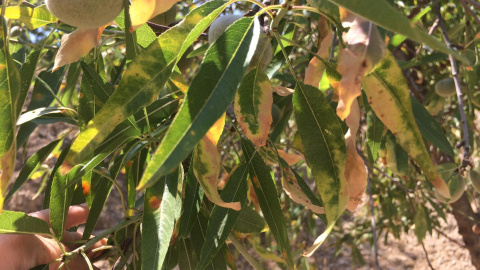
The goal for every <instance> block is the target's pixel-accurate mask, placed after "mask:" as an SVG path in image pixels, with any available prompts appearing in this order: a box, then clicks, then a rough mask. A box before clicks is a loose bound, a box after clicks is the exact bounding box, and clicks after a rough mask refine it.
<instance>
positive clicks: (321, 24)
mask: <svg viewBox="0 0 480 270" xmlns="http://www.w3.org/2000/svg"><path fill="white" fill-rule="evenodd" d="M326 3H328V2H326ZM330 5H331V4H330ZM334 7H335V6H334ZM317 25H318V43H317V47H318V51H317V54H318V56H320V57H321V58H323V59H328V57H329V55H330V47H331V44H332V30H331V29H330V27H329V26H328V22H327V19H326V18H325V17H323V16H320V18H319V19H318V21H317ZM324 71H325V64H324V63H323V62H322V61H320V59H318V58H317V57H313V58H312V60H310V62H309V63H308V66H307V69H305V80H304V81H303V82H304V83H305V84H309V85H311V86H313V87H318V86H319V84H320V81H321V80H322V76H323V73H324ZM277 93H278V92H277Z"/></svg>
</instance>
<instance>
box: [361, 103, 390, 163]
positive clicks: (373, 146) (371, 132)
mask: <svg viewBox="0 0 480 270" xmlns="http://www.w3.org/2000/svg"><path fill="white" fill-rule="evenodd" d="M363 104H364V105H365V111H366V113H367V141H366V143H367V151H368V158H369V161H370V163H371V164H373V163H375V161H377V158H378V151H379V150H380V145H381V143H382V138H383V130H384V128H385V126H384V125H383V123H382V121H380V119H378V117H377V115H376V114H375V112H374V111H373V110H372V108H371V107H370V105H368V100H367V96H366V95H365V94H363Z"/></svg>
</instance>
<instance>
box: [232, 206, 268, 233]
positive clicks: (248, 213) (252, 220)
mask: <svg viewBox="0 0 480 270" xmlns="http://www.w3.org/2000/svg"><path fill="white" fill-rule="evenodd" d="M264 228H265V219H263V218H262V217H261V216H260V214H258V213H257V211H255V210H253V209H252V208H251V207H249V206H245V207H242V210H241V211H240V215H239V216H238V219H237V222H236V223H235V225H234V226H233V229H234V230H235V231H237V232H239V233H259V232H261V231H262V230H263V229H264Z"/></svg>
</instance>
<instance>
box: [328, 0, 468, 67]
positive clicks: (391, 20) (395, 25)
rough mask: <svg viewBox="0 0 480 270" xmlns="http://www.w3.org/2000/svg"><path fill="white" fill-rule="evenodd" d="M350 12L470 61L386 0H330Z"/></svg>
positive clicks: (435, 48) (466, 61)
mask: <svg viewBox="0 0 480 270" xmlns="http://www.w3.org/2000/svg"><path fill="white" fill-rule="evenodd" d="M328 1H330V2H332V3H334V4H336V5H339V6H341V7H343V8H345V9H346V10H349V11H351V12H353V13H355V14H358V15H359V16H361V17H363V18H365V19H367V20H369V21H371V22H373V23H374V24H377V25H379V26H381V27H383V28H385V29H387V30H390V31H392V32H395V33H399V34H402V35H404V36H406V37H408V38H410V39H412V40H414V41H416V42H418V43H425V45H427V46H429V47H430V48H432V49H434V50H437V51H441V52H443V53H446V54H451V55H453V56H455V58H458V59H460V60H462V61H463V62H465V63H468V62H469V61H468V59H467V58H466V57H464V56H462V55H460V54H459V53H458V52H456V51H454V50H452V49H450V48H448V47H447V46H446V45H445V44H444V43H442V42H441V41H439V40H438V39H436V38H434V37H432V36H431V35H429V34H428V33H427V32H426V31H424V30H422V29H420V28H419V27H418V26H417V25H416V24H415V23H413V22H412V21H410V20H409V19H408V18H407V17H405V16H404V15H403V14H402V13H400V12H399V11H397V10H396V9H395V8H394V7H393V6H392V5H390V4H389V3H388V2H387V1H386V0H362V1H354V2H352V1H351V0H328Z"/></svg>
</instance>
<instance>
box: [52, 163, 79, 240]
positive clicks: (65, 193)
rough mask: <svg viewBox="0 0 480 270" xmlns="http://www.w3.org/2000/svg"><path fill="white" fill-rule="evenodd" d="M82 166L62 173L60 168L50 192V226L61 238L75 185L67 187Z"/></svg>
mask: <svg viewBox="0 0 480 270" xmlns="http://www.w3.org/2000/svg"><path fill="white" fill-rule="evenodd" d="M80 168H81V166H75V167H74V168H73V169H72V170H70V172H69V173H67V174H65V175H62V174H61V173H60V170H57V171H56V172H55V177H54V178H53V182H52V190H51V193H50V207H49V208H50V226H51V227H52V231H53V233H54V234H55V236H56V237H57V238H58V239H59V240H61V239H62V237H63V232H64V231H65V222H66V220H67V213H68V209H69V208H70V205H71V202H72V198H73V192H74V191H75V186H74V185H71V186H70V187H68V188H65V187H67V186H68V185H69V184H70V182H71V180H72V179H73V178H74V176H75V175H76V174H77V172H78V171H79V170H80Z"/></svg>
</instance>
